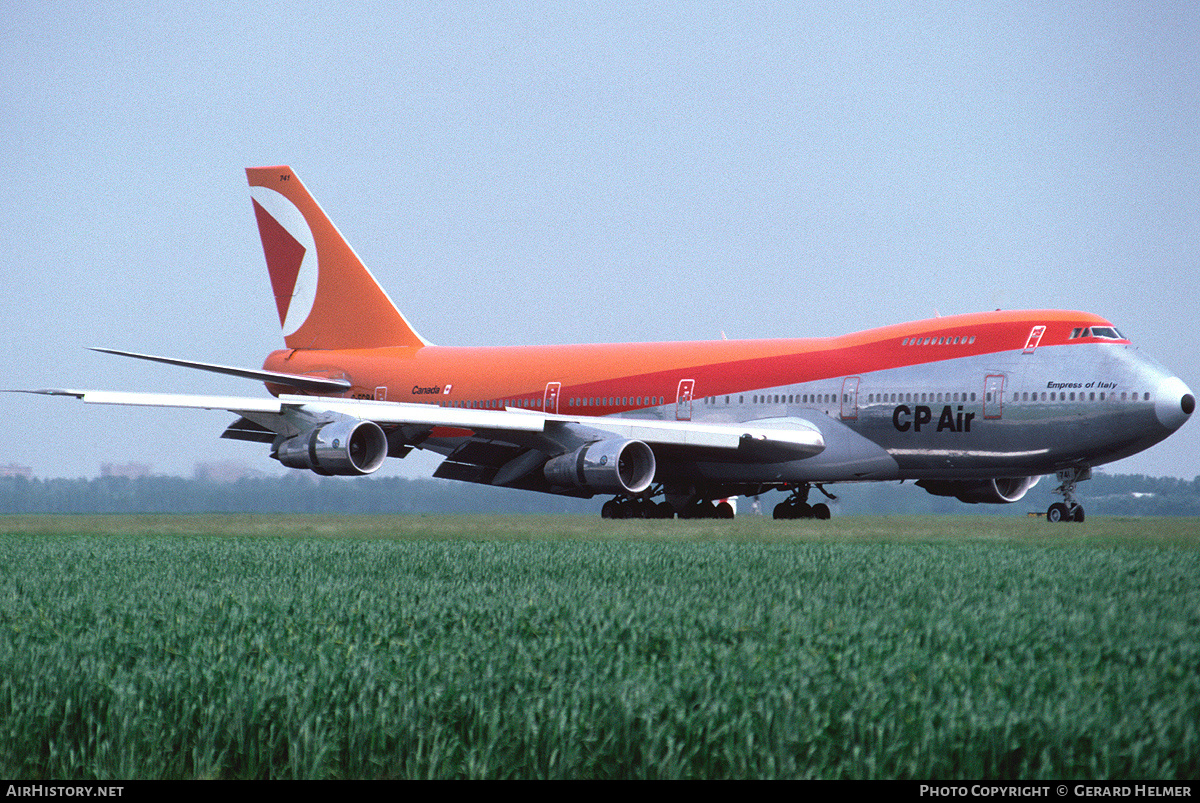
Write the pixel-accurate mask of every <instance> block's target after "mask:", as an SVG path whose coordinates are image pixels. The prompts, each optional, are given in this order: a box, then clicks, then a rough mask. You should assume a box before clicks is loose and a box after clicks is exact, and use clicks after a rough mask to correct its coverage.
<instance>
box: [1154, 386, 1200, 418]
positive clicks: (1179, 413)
mask: <svg viewBox="0 0 1200 803" xmlns="http://www.w3.org/2000/svg"><path fill="white" fill-rule="evenodd" d="M1195 409H1196V397H1195V396H1193V395H1192V390H1191V388H1189V387H1188V386H1187V385H1185V384H1184V382H1183V380H1182V379H1180V378H1179V377H1177V376H1173V377H1171V378H1169V379H1164V380H1163V381H1162V382H1160V383H1159V384H1158V389H1157V392H1155V394H1154V412H1155V414H1157V415H1158V420H1159V421H1160V422H1161V423H1162V425H1163V426H1164V427H1166V428H1167V429H1171V430H1175V429H1179V428H1180V427H1181V426H1183V422H1185V421H1187V420H1188V418H1190V417H1191V415H1192V411H1193V410H1195Z"/></svg>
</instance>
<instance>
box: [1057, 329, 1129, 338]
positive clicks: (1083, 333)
mask: <svg viewBox="0 0 1200 803" xmlns="http://www.w3.org/2000/svg"><path fill="white" fill-rule="evenodd" d="M1077 337H1099V338H1102V339H1104V340H1124V339H1125V336H1124V335H1122V334H1121V333H1120V332H1118V331H1117V329H1116V327H1114V326H1089V327H1084V328H1082V329H1078V328H1077V329H1072V330H1071V337H1070V339H1071V340H1074V339H1075V338H1077Z"/></svg>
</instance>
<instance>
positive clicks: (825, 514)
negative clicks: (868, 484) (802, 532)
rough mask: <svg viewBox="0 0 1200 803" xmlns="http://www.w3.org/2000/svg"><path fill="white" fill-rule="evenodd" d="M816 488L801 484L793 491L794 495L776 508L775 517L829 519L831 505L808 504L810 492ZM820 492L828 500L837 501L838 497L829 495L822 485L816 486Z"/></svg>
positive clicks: (820, 503)
mask: <svg viewBox="0 0 1200 803" xmlns="http://www.w3.org/2000/svg"><path fill="white" fill-rule="evenodd" d="M813 487H814V486H812V485H810V484H809V483H807V482H805V483H801V484H800V485H797V486H796V487H795V488H794V489H792V495H791V496H789V497H788V498H787V499H785V500H783V501H782V502H780V503H779V504H778V505H776V506H775V512H774V514H773V515H774V516H775V518H777V519H827V518H829V516H830V512H829V505H827V504H825V503H824V502H817V503H816V504H815V505H810V504H808V491H809V489H810V488H813ZM815 487H816V489H817V490H818V491H820V492H821V493H823V494H825V496H826V498H828V499H830V500H832V501H835V502H836V501H837V497H836V496H834V495H833V494H831V493H829V491H827V490H825V489H824V488H823V487H821V486H820V485H817V486H815Z"/></svg>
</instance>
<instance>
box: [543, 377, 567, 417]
mask: <svg viewBox="0 0 1200 803" xmlns="http://www.w3.org/2000/svg"><path fill="white" fill-rule="evenodd" d="M561 390H562V382H547V383H546V395H545V396H544V397H543V399H542V409H543V410H545V411H546V412H547V413H554V414H557V413H558V394H559V392H560V391H561Z"/></svg>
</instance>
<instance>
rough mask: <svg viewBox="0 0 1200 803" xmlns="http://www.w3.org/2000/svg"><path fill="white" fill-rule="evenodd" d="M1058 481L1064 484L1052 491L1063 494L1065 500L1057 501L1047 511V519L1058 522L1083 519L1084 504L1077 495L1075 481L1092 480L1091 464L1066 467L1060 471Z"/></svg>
mask: <svg viewBox="0 0 1200 803" xmlns="http://www.w3.org/2000/svg"><path fill="white" fill-rule="evenodd" d="M1057 476H1058V481H1059V482H1061V483H1062V484H1061V485H1059V486H1058V487H1057V488H1055V489H1054V490H1053V491H1052V493H1056V494H1062V497H1063V499H1064V500H1065V503H1064V502H1055V503H1054V504H1053V505H1051V506H1050V509H1049V510H1047V511H1046V521H1048V522H1051V523H1054V524H1057V523H1058V522H1060V521H1083V505H1081V504H1079V499H1078V497H1076V496H1075V483H1077V482H1083V481H1084V480H1090V479H1091V478H1092V469H1091V467H1089V466H1083V467H1076V468H1066V469H1063V470H1062V471H1059V472H1058V475H1057Z"/></svg>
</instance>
